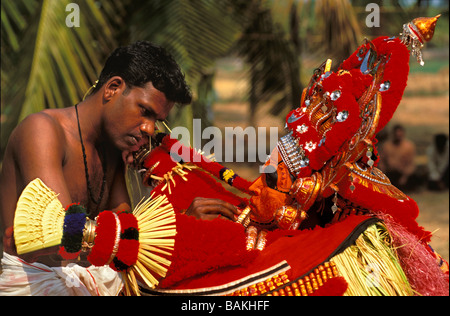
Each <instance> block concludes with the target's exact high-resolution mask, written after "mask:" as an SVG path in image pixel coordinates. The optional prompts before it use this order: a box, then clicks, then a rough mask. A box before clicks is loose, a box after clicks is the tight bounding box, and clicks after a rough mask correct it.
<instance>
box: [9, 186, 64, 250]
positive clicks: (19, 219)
mask: <svg viewBox="0 0 450 316" xmlns="http://www.w3.org/2000/svg"><path fill="white" fill-rule="evenodd" d="M64 215H65V210H64V207H63V206H62V204H61V202H60V201H59V200H58V195H57V194H56V193H55V192H54V191H52V190H51V189H50V188H49V187H47V186H46V185H45V184H44V182H42V180H41V179H39V178H37V179H35V180H33V181H31V182H30V183H29V184H28V185H27V186H26V187H25V189H24V190H23V192H22V194H21V195H20V197H19V200H18V202H17V207H16V214H15V217H14V239H15V242H16V247H17V253H18V254H19V255H20V254H24V253H28V252H32V251H36V250H39V249H43V248H48V247H52V246H57V245H59V244H60V243H61V238H62V232H63V223H64Z"/></svg>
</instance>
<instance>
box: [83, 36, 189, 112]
mask: <svg viewBox="0 0 450 316" xmlns="http://www.w3.org/2000/svg"><path fill="white" fill-rule="evenodd" d="M114 76H119V77H121V78H122V79H123V80H124V81H125V83H126V85H127V88H130V89H131V88H133V87H143V86H144V85H145V84H147V83H148V82H152V84H153V86H154V87H155V88H156V89H158V90H159V91H161V92H163V93H164V94H165V96H166V98H167V99H168V100H170V101H172V102H176V103H180V104H189V103H191V101H192V94H191V91H190V89H189V86H188V85H187V84H186V81H185V78H184V74H183V73H182V72H181V69H180V67H179V65H178V64H177V62H176V61H175V60H174V58H173V57H172V56H171V55H170V54H169V53H168V52H167V51H166V50H165V49H164V48H163V47H160V46H156V45H154V44H152V43H150V42H147V41H138V42H135V43H133V44H130V45H128V46H124V47H119V48H116V49H115V50H114V51H113V52H112V53H111V55H110V56H109V57H108V59H107V60H106V63H105V66H104V67H103V70H102V72H101V73H100V77H99V79H98V82H97V84H96V86H95V88H94V89H93V91H92V94H94V93H96V92H97V91H99V90H100V88H101V87H102V86H103V85H104V84H105V83H106V82H107V81H108V80H109V79H110V78H112V77H114Z"/></svg>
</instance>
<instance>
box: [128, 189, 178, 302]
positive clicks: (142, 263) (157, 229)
mask: <svg viewBox="0 0 450 316" xmlns="http://www.w3.org/2000/svg"><path fill="white" fill-rule="evenodd" d="M133 215H134V216H135V217H136V219H137V221H138V226H139V253H138V260H137V262H136V264H134V265H133V266H132V267H131V268H130V269H129V270H128V271H127V272H126V273H123V275H122V276H123V280H124V283H125V293H126V294H127V295H131V294H132V293H134V294H135V295H139V286H138V282H137V276H139V277H140V279H142V280H143V281H144V282H145V284H146V285H147V286H148V287H150V288H154V287H155V286H156V285H158V283H159V281H158V277H162V278H163V277H165V276H166V273H167V269H168V267H169V266H170V264H171V261H170V259H169V257H170V256H171V251H172V250H173V247H174V244H175V239H174V237H175V235H176V233H177V232H176V226H175V211H174V209H173V207H172V205H171V204H170V203H169V201H168V199H167V197H166V196H164V195H161V196H157V197H154V195H153V194H152V195H151V196H150V197H149V198H148V199H146V200H144V199H142V200H141V202H140V203H139V204H138V205H136V207H135V208H134V210H133Z"/></svg>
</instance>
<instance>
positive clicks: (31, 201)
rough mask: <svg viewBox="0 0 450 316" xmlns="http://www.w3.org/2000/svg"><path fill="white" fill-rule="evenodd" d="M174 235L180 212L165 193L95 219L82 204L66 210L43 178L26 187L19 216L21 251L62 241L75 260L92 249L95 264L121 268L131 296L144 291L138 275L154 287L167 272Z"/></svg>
mask: <svg viewBox="0 0 450 316" xmlns="http://www.w3.org/2000/svg"><path fill="white" fill-rule="evenodd" d="M175 235H176V225H175V212H174V209H173V207H172V205H171V204H170V203H169V202H168V199H167V197H166V196H164V195H159V196H156V197H155V196H154V195H152V196H150V197H149V198H148V199H146V200H144V199H142V200H141V202H140V203H139V204H138V205H137V206H136V207H135V208H134V211H133V212H126V211H119V212H112V211H103V212H101V213H100V214H99V215H98V216H97V217H96V218H95V220H91V219H89V218H88V217H87V216H86V211H85V209H84V207H83V206H81V205H80V204H75V203H74V204H71V205H69V206H68V207H67V209H64V208H63V206H62V204H61V202H60V201H59V200H58V195H57V194H56V193H55V192H54V191H52V190H51V189H50V188H49V187H47V186H46V185H45V184H44V183H43V182H42V180H40V179H35V180H33V181H31V182H30V183H29V184H28V185H27V186H26V188H25V189H24V190H23V192H22V194H21V196H20V198H19V201H18V203H17V208H16V214H15V218H14V238H15V241H16V247H17V252H18V254H24V253H27V252H31V251H36V250H40V249H44V248H48V247H52V246H57V245H61V247H60V252H59V254H60V255H61V256H63V257H64V258H65V259H74V258H76V257H78V255H79V253H80V252H81V251H89V252H90V253H89V255H88V257H87V259H88V261H89V262H90V263H91V264H93V265H95V266H103V265H109V266H110V267H111V268H112V269H114V270H116V271H118V272H120V273H122V275H123V280H124V282H125V292H126V294H128V295H132V294H136V295H139V287H138V282H137V280H138V279H139V280H141V281H143V282H144V283H145V284H146V285H147V286H148V287H150V288H154V287H155V286H156V285H157V284H158V283H159V280H160V279H162V278H163V277H165V275H166V273H167V269H168V267H169V266H170V264H171V261H170V257H171V255H172V251H173V247H174V243H175V240H174V236H175Z"/></svg>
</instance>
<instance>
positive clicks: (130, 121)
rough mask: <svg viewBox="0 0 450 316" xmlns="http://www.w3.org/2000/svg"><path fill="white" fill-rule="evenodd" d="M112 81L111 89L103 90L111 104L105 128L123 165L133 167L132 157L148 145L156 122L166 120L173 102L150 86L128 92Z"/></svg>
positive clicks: (133, 88) (122, 86)
mask: <svg viewBox="0 0 450 316" xmlns="http://www.w3.org/2000/svg"><path fill="white" fill-rule="evenodd" d="M111 80H113V82H112V84H111V85H110V86H111V87H106V90H105V96H106V98H108V97H110V99H109V101H111V102H110V103H111V104H110V106H109V108H108V109H107V111H106V113H105V116H106V117H107V122H108V124H105V126H104V128H105V129H106V132H107V134H108V135H110V137H111V140H112V141H113V142H114V144H115V146H116V147H117V148H118V149H119V150H121V151H122V158H123V159H124V162H125V163H132V157H131V153H132V152H134V151H137V150H138V149H139V148H140V147H141V146H143V145H146V144H148V142H149V137H151V136H152V135H153V134H154V132H155V128H156V127H155V124H156V121H158V120H164V119H166V117H167V116H168V114H169V112H170V110H171V109H172V107H173V105H174V102H172V101H170V100H167V98H166V96H165V94H164V93H162V92H161V91H159V90H157V89H156V88H155V87H154V86H153V84H152V83H151V82H148V83H147V84H145V85H144V86H143V87H132V88H129V87H127V86H126V84H125V82H124V81H123V80H122V79H121V78H120V77H116V78H112V79H111ZM111 80H110V81H111ZM114 80H116V81H115V82H114Z"/></svg>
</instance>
